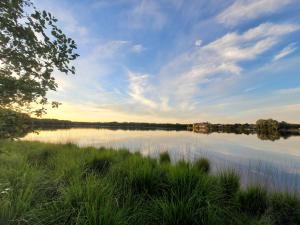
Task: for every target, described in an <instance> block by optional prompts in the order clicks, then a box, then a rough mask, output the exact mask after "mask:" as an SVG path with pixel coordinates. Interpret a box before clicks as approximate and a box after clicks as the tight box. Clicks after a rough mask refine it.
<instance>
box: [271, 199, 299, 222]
mask: <svg viewBox="0 0 300 225" xmlns="http://www.w3.org/2000/svg"><path fill="white" fill-rule="evenodd" d="M269 213H270V214H271V217H272V219H273V220H274V224H275V225H283V224H284V225H296V224H300V199H299V198H297V197H296V196H293V195H291V194H280V193H276V194H274V195H273V196H272V197H271V199H270V212H269Z"/></svg>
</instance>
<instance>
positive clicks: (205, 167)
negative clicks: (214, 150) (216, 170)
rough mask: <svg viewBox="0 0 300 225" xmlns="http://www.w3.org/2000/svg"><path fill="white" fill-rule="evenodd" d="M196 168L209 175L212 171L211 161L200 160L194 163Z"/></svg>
mask: <svg viewBox="0 0 300 225" xmlns="http://www.w3.org/2000/svg"><path fill="white" fill-rule="evenodd" d="M194 167H195V168H196V169H197V170H199V171H201V172H205V173H208V172H209V170H210V164H209V161H208V160H207V159H205V158H200V159H198V160H197V161H196V162H194Z"/></svg>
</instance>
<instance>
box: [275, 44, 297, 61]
mask: <svg viewBox="0 0 300 225" xmlns="http://www.w3.org/2000/svg"><path fill="white" fill-rule="evenodd" d="M296 50H297V47H296V43H291V44H289V45H288V46H286V47H285V48H283V49H282V50H281V51H280V52H278V54H277V55H275V56H274V58H273V60H274V61H277V60H279V59H282V58H284V57H286V56H288V55H290V54H292V53H293V52H294V51H296Z"/></svg>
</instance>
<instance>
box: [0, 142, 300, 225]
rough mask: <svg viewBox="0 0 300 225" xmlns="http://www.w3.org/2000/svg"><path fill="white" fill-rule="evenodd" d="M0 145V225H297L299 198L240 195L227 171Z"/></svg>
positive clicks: (254, 191)
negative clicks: (210, 173) (212, 172)
mask: <svg viewBox="0 0 300 225" xmlns="http://www.w3.org/2000/svg"><path fill="white" fill-rule="evenodd" d="M0 146H1V150H2V153H0V205H1V207H0V224H5V225H15V224H22V225H23V224H24V225H27V224H28V225H29V224H30V225H31V224H35V225H52V224H57V225H71V224H72V225H73V224H75V225H76V224H77V225H79V224H88V225H99V224H100V225H101V224H104V225H107V224H108V225H129V224H132V225H139V224H145V225H152V224H153V225H154V224H155V225H156V224H163V225H176V224H177V225H182V224H189V225H194V224H195V225H202V224H205V225H215V224H224V225H244V224H249V225H250V224H251V225H254V224H256V225H277V224H285V225H298V224H300V221H299V218H300V216H299V215H300V214H299V213H300V199H299V197H298V196H293V195H290V194H289V195H288V194H283V193H267V192H266V190H264V189H262V188H260V187H251V188H248V189H246V190H243V189H240V188H239V179H238V177H237V175H236V174H235V173H234V172H232V171H229V172H223V173H221V174H220V175H208V174H207V173H199V170H198V169H197V168H195V166H194V164H192V165H191V164H189V163H188V162H184V161H180V162H179V163H177V164H175V165H173V164H171V163H163V164H161V163H158V162H157V160H155V159H150V158H143V157H142V156H141V155H139V154H130V153H129V152H128V151H114V150H110V149H104V148H101V149H95V148H91V147H88V148H79V147H77V146H75V145H72V144H66V145H53V144H42V143H37V142H22V141H0ZM108 162H109V167H107V165H108ZM87 168H89V169H87ZM104 168H105V169H104ZM103 169H104V170H105V172H104V171H103Z"/></svg>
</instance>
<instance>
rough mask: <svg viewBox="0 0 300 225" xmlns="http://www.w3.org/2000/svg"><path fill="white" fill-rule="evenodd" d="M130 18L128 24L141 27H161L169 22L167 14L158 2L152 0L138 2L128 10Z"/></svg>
mask: <svg viewBox="0 0 300 225" xmlns="http://www.w3.org/2000/svg"><path fill="white" fill-rule="evenodd" d="M128 18H129V21H128V24H126V26H130V27H133V28H141V29H149V28H153V29H161V28H163V27H164V25H165V24H166V22H167V16H166V14H165V13H164V12H163V11H162V9H161V7H160V5H159V4H158V2H157V1H152V0H142V1H138V2H136V4H134V7H133V8H132V9H131V10H130V11H129V12H128Z"/></svg>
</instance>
